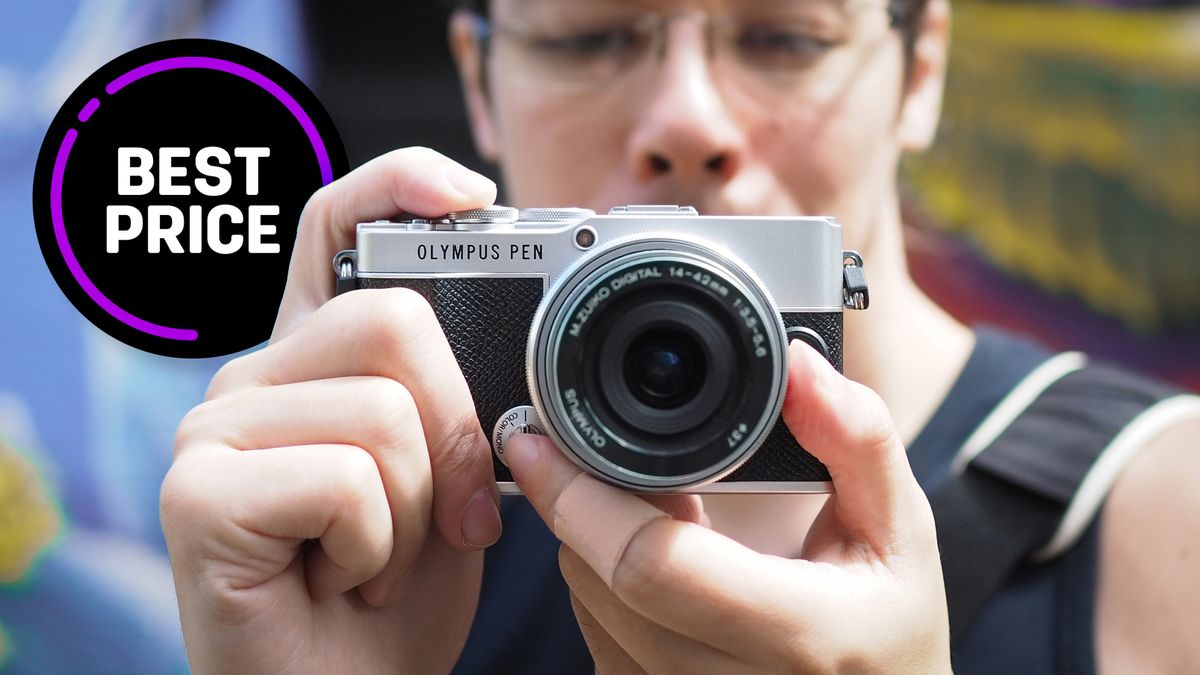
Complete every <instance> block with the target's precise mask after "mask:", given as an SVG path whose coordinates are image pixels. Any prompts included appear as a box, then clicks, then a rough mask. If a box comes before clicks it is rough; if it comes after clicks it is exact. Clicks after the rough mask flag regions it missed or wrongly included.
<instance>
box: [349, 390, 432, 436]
mask: <svg viewBox="0 0 1200 675" xmlns="http://www.w3.org/2000/svg"><path fill="white" fill-rule="evenodd" d="M358 388H359V390H360V391H359V392H358V395H357V396H356V398H357V400H358V401H359V403H360V414H361V415H362V420H361V422H360V423H361V424H362V425H363V429H364V431H365V432H366V435H367V437H368V438H373V439H378V440H380V441H381V442H383V443H385V444H387V445H392V446H394V445H396V444H397V443H398V442H399V441H400V440H401V438H400V437H401V433H402V430H404V429H406V428H407V427H408V426H409V425H411V424H413V423H414V422H416V421H417V419H418V415H417V404H416V401H415V400H414V399H413V395H412V393H411V392H410V391H409V390H408V387H405V386H404V385H403V384H401V383H400V382H397V381H396V380H393V379H391V378H387V377H371V378H368V379H367V380H366V381H364V382H363V383H362V384H361V385H360V386H359V387H358Z"/></svg>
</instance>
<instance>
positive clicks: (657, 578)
mask: <svg viewBox="0 0 1200 675" xmlns="http://www.w3.org/2000/svg"><path fill="white" fill-rule="evenodd" d="M671 523H672V521H671V519H670V518H656V519H654V520H651V521H650V522H648V523H646V524H645V525H643V526H642V527H641V529H639V530H638V531H637V532H636V533H634V535H633V536H632V537H631V538H630V539H629V543H628V544H626V545H625V550H624V551H623V552H622V553H621V556H620V558H619V559H618V561H617V566H616V569H614V570H613V580H612V589H613V592H614V593H616V594H617V596H618V597H620V598H622V599H623V600H625V601H626V602H628V603H630V604H631V605H634V606H637V605H640V604H642V603H647V602H651V601H653V600H654V598H656V597H659V596H660V595H661V591H662V588H663V586H664V585H665V584H666V583H667V582H668V581H669V580H670V578H671V576H672V574H674V570H675V562H674V560H673V559H672V557H671V552H670V547H667V546H663V545H662V543H663V539H662V538H661V537H660V536H659V535H661V534H663V533H664V532H663V530H661V529H660V528H670V527H673V526H672V525H671Z"/></svg>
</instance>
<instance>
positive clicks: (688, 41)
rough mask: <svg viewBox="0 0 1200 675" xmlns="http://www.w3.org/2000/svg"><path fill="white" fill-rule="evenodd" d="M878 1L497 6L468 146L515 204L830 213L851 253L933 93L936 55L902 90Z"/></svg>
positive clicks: (587, 1) (895, 39) (883, 200)
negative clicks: (473, 143) (496, 168)
mask: <svg viewBox="0 0 1200 675" xmlns="http://www.w3.org/2000/svg"><path fill="white" fill-rule="evenodd" d="M885 5H886V2H885V0H861V1H856V0H848V1H847V0H774V1H766V0H755V1H749V0H727V1H716V2H704V3H695V2H671V1H668V0H650V1H644V2H634V1H632V0H495V1H494V2H493V4H492V6H491V16H490V37H489V40H488V44H487V46H486V52H485V55H484V57H483V59H482V62H483V64H484V66H483V77H482V80H481V79H480V78H479V77H478V72H476V73H475V75H476V76H475V77H472V76H471V73H470V72H467V71H464V78H465V83H466V85H467V96H468V102H469V103H470V104H471V112H472V123H473V125H474V130H475V134H476V139H477V141H478V142H479V145H480V148H481V150H482V151H483V152H484V154H485V155H488V156H490V157H491V158H492V159H495V160H497V161H498V162H499V163H500V165H501V168H502V170H503V176H504V182H505V188H506V190H507V193H508V198H509V201H510V202H511V203H513V204H514V205H516V206H522V207H527V206H583V207H588V208H592V209H595V210H597V211H601V212H603V211H606V210H607V209H608V208H609V207H611V206H614V205H618V204H655V203H660V204H690V205H693V206H695V207H696V208H697V209H699V211H700V213H702V214H745V215H832V216H835V217H837V218H838V219H839V220H840V221H841V222H842V223H844V224H845V225H846V226H847V230H846V240H847V241H846V244H847V245H849V246H851V247H856V246H862V244H863V243H865V241H864V237H866V236H869V232H870V230H871V229H872V228H871V226H872V224H873V223H874V222H875V221H876V220H877V219H878V217H879V215H880V213H882V211H881V209H883V208H886V207H887V206H888V205H892V204H894V195H895V172H896V164H897V161H898V157H899V154H900V151H901V149H902V148H905V147H909V146H914V145H922V144H924V143H927V142H928V138H925V137H924V136H923V135H922V133H921V131H922V129H923V128H928V129H930V130H931V129H932V126H933V124H932V122H931V121H930V120H929V119H927V118H929V117H932V118H934V120H935V119H936V115H937V105H938V102H939V101H938V100H937V99H938V98H939V97H940V88H941V68H940V53H939V54H936V55H935V56H936V57H937V59H939V61H938V63H936V64H935V65H936V66H937V67H936V68H934V69H932V70H931V69H930V68H928V67H925V66H924V64H923V62H922V61H921V59H922V58H923V57H922V56H918V62H917V63H915V64H914V70H913V71H912V72H913V77H912V78H911V79H910V80H908V81H907V83H906V79H905V62H904V54H903V43H902V38H901V35H900V33H899V32H898V31H897V30H894V29H892V28H891V27H890V25H889V24H890V21H889V14H888V12H887V10H886V9H885ZM461 19H465V17H460V20H459V21H457V22H456V24H455V33H456V35H455V38H456V42H458V41H459V40H460V39H462V38H463V36H462V35H461V32H462V31H463V30H464V28H463V24H464V23H465V22H463V21H461ZM938 42H939V43H940V42H941V41H940V40H939V41H938ZM940 48H941V49H943V50H944V44H941V45H940ZM922 49H925V50H926V51H925V52H923V51H922ZM917 51H918V54H919V55H921V54H927V52H928V45H926V46H925V47H922V45H921V44H920V43H919V44H918V50H917ZM459 57H460V65H463V64H464V63H469V61H464V58H463V57H464V54H463V53H462V51H461V50H459ZM476 63H478V61H476ZM933 71H936V72H933ZM931 72H932V75H933V76H934V77H935V79H936V81H934V82H932V83H931V82H930V81H929V80H930V73H931ZM931 85H932V86H935V87H936V93H937V95H938V96H931V95H929V94H927V93H926V94H924V98H922V94H921V93H919V92H920V91H921V88H922V87H925V88H928V87H930V86H931ZM910 92H918V93H916V94H914V95H910ZM929 98H933V99H934V100H933V101H932V102H930V101H928V100H926V99H929ZM909 99H913V100H912V101H910V100H909ZM906 108H916V110H915V111H914V110H906ZM926 108H927V109H926ZM914 118H915V120H914ZM927 135H931V134H927Z"/></svg>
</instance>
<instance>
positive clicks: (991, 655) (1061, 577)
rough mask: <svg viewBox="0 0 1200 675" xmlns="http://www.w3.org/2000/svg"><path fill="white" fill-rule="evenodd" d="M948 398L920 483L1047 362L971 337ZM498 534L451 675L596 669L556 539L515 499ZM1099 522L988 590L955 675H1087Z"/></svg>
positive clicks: (915, 453) (988, 335) (1038, 352)
mask: <svg viewBox="0 0 1200 675" xmlns="http://www.w3.org/2000/svg"><path fill="white" fill-rule="evenodd" d="M976 338H977V340H976V345H975V348H974V350H973V351H972V353H971V356H970V358H969V359H968V361H967V364H966V365H965V366H964V368H963V371H962V373H960V375H959V377H958V380H957V381H956V382H955V384H954V385H953V387H952V389H951V391H950V393H949V394H948V395H947V397H946V399H945V400H944V401H943V402H942V405H941V407H940V408H938V410H937V411H936V412H935V413H934V415H933V417H932V418H931V419H930V421H929V423H928V424H927V425H926V427H925V429H924V430H922V432H921V433H920V435H919V436H918V437H917V438H916V439H915V440H914V442H913V443H912V445H911V446H910V447H909V460H910V462H911V464H912V468H913V472H914V473H915V475H916V477H917V480H918V481H919V482H920V483H921V486H922V487H923V488H924V489H925V490H926V492H930V491H931V490H935V489H936V488H937V487H938V486H939V485H940V484H941V483H942V481H944V480H946V479H947V478H948V477H949V475H950V463H951V460H952V459H953V457H954V455H955V454H956V452H957V450H958V449H959V448H960V447H961V446H962V444H963V443H964V441H966V439H967V437H968V436H970V435H971V433H972V432H973V431H974V430H975V428H976V427H978V426H979V424H980V422H982V421H983V419H984V418H985V417H987V415H988V414H989V413H990V412H991V411H992V409H993V408H995V407H996V405H997V404H998V403H999V402H1000V401H1001V400H1002V399H1003V398H1004V397H1005V395H1007V394H1008V393H1009V392H1010V391H1011V390H1012V389H1013V387H1015V386H1016V385H1017V384H1018V383H1019V382H1020V381H1021V380H1023V379H1024V378H1025V376H1026V375H1028V374H1029V372H1030V371H1032V370H1033V369H1034V368H1035V367H1037V366H1038V365H1039V364H1041V363H1042V362H1043V361H1045V360H1046V359H1047V358H1048V357H1049V356H1050V355H1051V354H1050V352H1048V351H1046V350H1045V349H1043V348H1041V347H1039V346H1037V345H1035V344H1033V343H1031V342H1027V341H1025V340H1022V339H1019V338H1016V337H1014V336H1011V335H1008V334H1005V333H1001V332H998V331H995V330H990V329H978V330H977V331H976ZM501 511H502V514H503V519H504V535H503V536H502V537H501V539H500V541H499V542H498V543H497V544H496V545H495V546H493V547H492V548H491V549H489V550H488V551H487V554H486V562H485V567H484V575H483V592H482V595H481V597H480V601H479V609H478V611H477V612H476V615H475V622H474V624H473V626H472V628H471V634H470V637H469V638H468V640H467V645H466V648H465V649H464V650H463V654H462V657H461V658H460V660H459V663H458V665H457V667H456V668H455V670H454V672H455V673H510V672H511V673H592V672H594V668H595V667H594V665H593V663H592V660H591V656H590V654H589V652H588V650H587V645H586V644H585V643H584V641H583V637H582V635H581V634H580V632H579V627H578V625H577V624H576V622H575V615H574V613H573V612H572V611H571V605H570V601H569V599H568V594H567V587H566V584H565V583H564V582H563V580H562V576H561V575H560V573H559V570H558V541H557V540H556V539H555V538H554V537H553V535H551V534H550V532H549V531H548V530H547V528H546V526H545V525H544V524H543V523H542V521H541V519H540V518H539V517H538V515H537V514H536V513H535V512H534V511H533V509H532V508H531V507H530V506H529V504H528V502H526V501H525V499H524V498H522V497H511V498H509V497H506V498H505V499H504V502H503V504H502V505H501ZM1099 521H1100V518H1099V517H1098V516H1097V517H1096V518H1095V519H1094V520H1093V522H1092V523H1091V525H1090V526H1089V527H1088V529H1087V531H1086V532H1085V533H1084V535H1083V536H1081V537H1080V538H1079V540H1078V541H1077V542H1076V543H1075V545H1074V546H1073V547H1072V548H1071V549H1070V550H1068V551H1067V552H1066V553H1064V554H1063V555H1061V556H1059V557H1057V558H1054V559H1053V560H1051V561H1049V562H1046V563H1042V564H1037V565H1033V564H1029V565H1026V566H1024V567H1022V568H1021V569H1019V570H1018V571H1017V573H1016V574H1015V575H1014V576H1013V577H1012V578H1011V579H1010V580H1009V581H1008V582H1007V583H1006V585H1005V586H1004V587H1003V588H1002V589H1001V590H1000V591H999V592H998V593H996V594H995V595H994V596H993V597H992V598H991V599H990V600H989V602H988V603H987V605H985V606H984V608H983V609H982V610H981V611H980V613H979V615H978V617H977V619H976V620H975V622H974V623H973V624H972V625H971V627H970V628H969V630H967V631H966V632H965V633H964V634H963V635H962V636H961V637H959V638H958V639H957V640H956V641H955V643H954V645H953V646H952V658H953V665H954V669H955V671H957V672H963V673H1021V675H1040V674H1042V673H1046V674H1049V673H1093V672H1095V670H1096V667H1095V649H1094V624H1095V621H1094V614H1095V594H1096V588H1097V556H1098V552H1099V548H1098V537H1099V532H1098V529H1099V527H1098V524H1097V523H1098V522H1099Z"/></svg>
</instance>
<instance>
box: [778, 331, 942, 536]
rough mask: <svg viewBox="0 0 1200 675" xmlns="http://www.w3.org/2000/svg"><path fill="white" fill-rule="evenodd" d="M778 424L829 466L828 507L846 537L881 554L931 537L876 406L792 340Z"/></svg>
mask: <svg viewBox="0 0 1200 675" xmlns="http://www.w3.org/2000/svg"><path fill="white" fill-rule="evenodd" d="M783 419H784V421H785V422H786V423H787V425H788V428H789V429H791V432H792V434H793V435H794V436H795V437H796V440H797V441H798V442H799V443H800V444H801V445H802V446H804V448H805V449H806V450H808V451H809V452H810V453H812V454H813V456H815V457H816V458H817V459H819V460H821V461H822V462H823V463H824V464H825V466H826V467H828V468H829V475H830V476H831V478H832V479H833V485H834V490H835V491H836V492H835V494H834V497H833V501H834V503H833V505H832V506H831V507H830V508H832V509H833V510H834V513H835V514H836V517H837V520H838V523H839V525H840V526H841V529H842V530H843V531H845V532H846V533H848V534H849V535H850V536H851V537H852V538H854V539H855V540H858V541H861V542H863V543H866V544H868V545H870V547H871V548H872V549H873V550H874V551H875V552H876V553H877V554H880V555H881V556H885V555H886V554H888V553H889V552H890V553H895V552H897V551H899V550H901V549H902V548H903V546H904V544H905V543H906V542H911V541H913V540H914V538H915V539H916V540H920V541H922V542H923V541H924V540H923V537H924V536H925V535H926V534H928V533H932V527H933V524H932V517H931V516H929V514H928V511H929V506H928V501H927V500H926V499H925V496H924V494H923V493H922V492H921V489H920V487H919V486H918V485H917V482H916V479H915V478H914V477H913V474H912V469H911V468H910V467H909V464H908V457H907V455H906V454H905V451H904V446H903V444H902V443H901V442H900V438H899V436H898V434H897V432H896V427H895V425H894V424H893V423H892V417H891V414H890V413H889V412H888V410H887V407H886V406H885V405H884V403H883V401H882V400H881V399H880V398H879V396H878V395H877V394H875V392H873V391H871V390H870V389H868V388H867V387H864V386H863V385H861V384H858V383H856V382H853V381H851V380H848V379H846V378H845V377H843V376H842V375H841V374H840V373H838V372H837V371H836V370H834V369H833V366H831V365H830V364H829V362H828V361H826V360H825V359H823V358H821V357H820V356H819V355H818V354H817V353H816V351H814V350H813V349H812V348H810V347H808V346H807V345H805V344H804V343H802V342H800V341H799V340H795V341H793V342H792V344H791V345H790V346H789V347H788V385H787V398H786V399H785V401H784V404H783Z"/></svg>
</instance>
